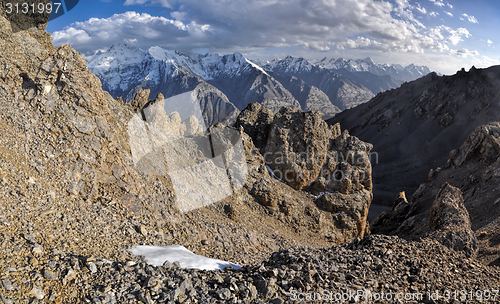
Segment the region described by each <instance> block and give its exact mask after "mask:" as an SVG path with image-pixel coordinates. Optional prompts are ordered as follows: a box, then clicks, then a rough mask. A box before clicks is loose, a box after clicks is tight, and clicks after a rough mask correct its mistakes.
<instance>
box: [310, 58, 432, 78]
mask: <svg viewBox="0 0 500 304" xmlns="http://www.w3.org/2000/svg"><path fill="white" fill-rule="evenodd" d="M312 64H314V65H317V66H319V67H321V68H324V69H330V70H340V69H346V70H348V71H350V72H370V73H372V74H375V75H379V76H385V75H390V76H392V77H394V78H395V79H398V80H401V81H411V80H415V79H417V78H420V77H423V76H425V75H427V74H429V73H430V72H431V70H430V69H429V68H428V67H426V66H416V65H414V64H410V65H408V66H406V67H403V66H401V65H399V64H391V65H389V64H377V63H375V62H374V61H373V60H372V59H371V58H370V57H367V58H365V59H357V60H353V59H343V58H338V59H334V58H331V59H327V58H326V57H325V58H323V59H321V60H316V61H313V62H312Z"/></svg>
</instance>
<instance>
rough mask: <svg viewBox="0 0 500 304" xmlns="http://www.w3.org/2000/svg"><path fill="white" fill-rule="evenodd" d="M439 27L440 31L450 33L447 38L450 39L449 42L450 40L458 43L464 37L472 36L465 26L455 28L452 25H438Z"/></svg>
mask: <svg viewBox="0 0 500 304" xmlns="http://www.w3.org/2000/svg"><path fill="white" fill-rule="evenodd" d="M438 29H439V30H440V31H441V30H443V31H445V32H447V33H448V36H447V38H446V39H447V40H448V42H450V43H451V44H453V45H457V44H458V43H459V42H462V41H464V37H465V38H469V37H470V36H471V34H470V33H469V31H468V30H467V29H466V28H463V27H461V28H458V29H456V30H454V29H452V28H451V27H448V26H445V25H441V26H439V27H438Z"/></svg>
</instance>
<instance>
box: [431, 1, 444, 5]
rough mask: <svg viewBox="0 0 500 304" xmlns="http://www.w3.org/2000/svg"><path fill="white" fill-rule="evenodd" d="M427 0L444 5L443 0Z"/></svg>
mask: <svg viewBox="0 0 500 304" xmlns="http://www.w3.org/2000/svg"><path fill="white" fill-rule="evenodd" d="M429 1H430V2H432V3H434V5H437V6H445V4H444V2H443V0H429Z"/></svg>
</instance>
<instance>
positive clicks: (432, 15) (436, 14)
mask: <svg viewBox="0 0 500 304" xmlns="http://www.w3.org/2000/svg"><path fill="white" fill-rule="evenodd" d="M429 16H431V17H436V16H439V13H437V12H430V13H429Z"/></svg>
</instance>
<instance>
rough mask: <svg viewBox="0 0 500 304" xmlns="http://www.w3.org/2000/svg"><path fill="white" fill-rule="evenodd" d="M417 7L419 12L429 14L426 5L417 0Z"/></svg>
mask: <svg viewBox="0 0 500 304" xmlns="http://www.w3.org/2000/svg"><path fill="white" fill-rule="evenodd" d="M415 9H416V10H417V11H419V12H421V13H422V14H427V10H426V9H425V7H423V6H420V3H418V2H417V6H416V7H415Z"/></svg>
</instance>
